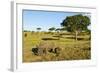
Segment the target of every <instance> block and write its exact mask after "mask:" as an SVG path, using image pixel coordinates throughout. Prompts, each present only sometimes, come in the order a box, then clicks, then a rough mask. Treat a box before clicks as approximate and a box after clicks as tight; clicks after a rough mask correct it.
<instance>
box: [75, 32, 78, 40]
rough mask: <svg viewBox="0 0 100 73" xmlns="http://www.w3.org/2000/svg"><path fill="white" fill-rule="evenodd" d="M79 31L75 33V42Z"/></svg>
mask: <svg viewBox="0 0 100 73" xmlns="http://www.w3.org/2000/svg"><path fill="white" fill-rule="evenodd" d="M77 35H78V31H75V40H76V41H77Z"/></svg>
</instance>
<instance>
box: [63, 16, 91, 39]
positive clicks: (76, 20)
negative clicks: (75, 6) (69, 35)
mask: <svg viewBox="0 0 100 73" xmlns="http://www.w3.org/2000/svg"><path fill="white" fill-rule="evenodd" d="M89 24H91V22H90V18H89V17H88V16H83V15H81V14H79V15H74V16H69V17H66V18H65V19H64V20H63V22H62V23H61V25H62V26H64V27H66V30H67V31H69V32H74V33H75V39H76V40H77V35H78V33H79V32H81V31H83V30H87V26H89Z"/></svg>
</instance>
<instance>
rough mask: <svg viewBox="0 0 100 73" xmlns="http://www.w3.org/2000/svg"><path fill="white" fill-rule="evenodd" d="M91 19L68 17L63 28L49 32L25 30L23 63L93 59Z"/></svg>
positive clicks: (62, 24)
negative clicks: (89, 28) (89, 27)
mask: <svg viewBox="0 0 100 73" xmlns="http://www.w3.org/2000/svg"><path fill="white" fill-rule="evenodd" d="M89 24H90V19H89V17H87V16H83V15H74V16H69V17H66V18H65V19H64V20H63V21H62V23H61V24H60V25H61V26H62V27H61V28H56V27H50V28H49V29H48V32H47V31H41V29H42V28H40V27H38V28H37V31H27V30H23V62H40V61H61V60H86V59H91V41H90V40H91V32H90V30H88V28H87V26H89Z"/></svg>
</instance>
